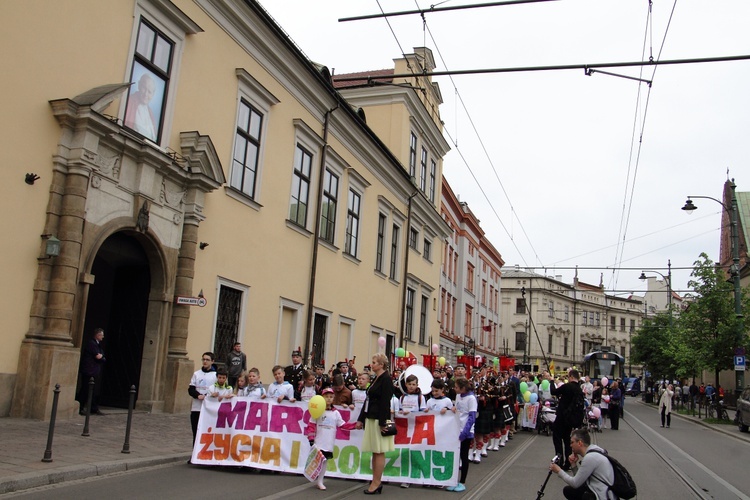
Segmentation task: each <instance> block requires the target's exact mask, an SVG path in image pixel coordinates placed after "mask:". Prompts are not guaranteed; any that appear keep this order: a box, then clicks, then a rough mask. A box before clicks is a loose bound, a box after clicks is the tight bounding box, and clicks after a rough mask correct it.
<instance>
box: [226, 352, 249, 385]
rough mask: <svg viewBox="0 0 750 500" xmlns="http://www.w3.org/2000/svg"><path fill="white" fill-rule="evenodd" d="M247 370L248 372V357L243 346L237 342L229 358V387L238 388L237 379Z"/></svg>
mask: <svg viewBox="0 0 750 500" xmlns="http://www.w3.org/2000/svg"><path fill="white" fill-rule="evenodd" d="M245 370H247V356H245V353H244V352H242V344H240V343H239V342H235V343H234V347H233V348H232V350H231V351H230V352H229V355H228V356H227V374H228V377H227V382H228V383H229V385H231V386H232V387H237V379H238V378H239V377H240V375H241V374H242V372H244V371H245Z"/></svg>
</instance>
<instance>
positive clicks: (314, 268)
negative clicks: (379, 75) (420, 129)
mask: <svg viewBox="0 0 750 500" xmlns="http://www.w3.org/2000/svg"><path fill="white" fill-rule="evenodd" d="M338 107H339V105H338V104H337V105H336V106H335V107H333V108H331V109H329V110H328V111H326V115H325V119H324V120H323V152H322V153H321V155H320V173H319V175H318V198H317V202H316V205H317V206H316V207H315V229H314V231H313V251H312V263H311V264H310V293H309V294H308V296H307V318H306V321H305V325H306V326H305V348H304V350H303V352H302V354H303V356H304V358H302V359H303V360H305V361H307V363H308V366H310V365H312V363H311V361H312V360H311V359H310V342H311V340H312V317H313V303H314V301H315V277H316V274H317V272H318V242H319V241H320V235H319V233H320V212H321V210H322V208H323V207H322V200H323V180H324V177H325V171H326V154H327V153H328V120H329V119H330V117H331V113H333V112H334V111H336V110H337V109H338Z"/></svg>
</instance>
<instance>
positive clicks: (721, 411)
mask: <svg viewBox="0 0 750 500" xmlns="http://www.w3.org/2000/svg"><path fill="white" fill-rule="evenodd" d="M708 418H716V419H718V420H729V413H727V408H726V406H724V400H723V399H722V400H719V401H717V402H716V403H714V402H713V401H711V402H710V403H709V405H708Z"/></svg>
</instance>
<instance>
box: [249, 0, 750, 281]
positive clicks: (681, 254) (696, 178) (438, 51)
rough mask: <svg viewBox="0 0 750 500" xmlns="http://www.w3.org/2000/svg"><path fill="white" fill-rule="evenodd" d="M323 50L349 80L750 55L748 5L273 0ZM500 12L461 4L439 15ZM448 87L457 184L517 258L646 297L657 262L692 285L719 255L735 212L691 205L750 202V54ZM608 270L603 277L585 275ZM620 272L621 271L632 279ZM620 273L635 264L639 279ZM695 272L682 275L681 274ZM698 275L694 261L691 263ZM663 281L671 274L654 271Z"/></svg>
mask: <svg viewBox="0 0 750 500" xmlns="http://www.w3.org/2000/svg"><path fill="white" fill-rule="evenodd" d="M261 1H262V2H263V4H264V6H265V7H266V9H267V10H268V11H269V12H270V13H271V15H272V16H273V17H274V18H275V19H276V20H277V21H278V22H279V24H280V25H281V26H282V28H284V29H285V30H286V32H287V33H288V34H289V35H290V37H291V38H292V39H293V40H294V41H295V42H296V43H297V45H298V46H299V47H300V48H301V49H302V51H303V52H305V54H307V56H308V57H309V58H310V59H312V60H313V61H316V62H318V63H321V64H324V65H326V66H328V67H329V68H331V69H332V71H334V72H335V73H336V74H341V73H349V72H354V71H365V70H375V69H384V68H392V67H393V59H395V58H398V57H401V54H402V52H403V53H410V52H412V49H413V48H414V47H419V46H426V47H429V48H430V49H431V50H432V51H433V53H434V56H435V59H436V63H437V68H436V71H446V70H468V69H483V68H519V67H534V66H559V65H583V64H596V63H619V62H634V61H641V60H648V59H649V58H650V57H653V59H654V60H677V59H696V58H710V57H723V56H735V55H748V54H750V31H748V29H747V26H748V22H749V21H750V2H748V1H747V0H700V1H699V0H681V1H675V0H669V1H663V0H654V1H653V4H652V6H651V9H650V11H651V12H650V13H649V3H648V1H647V0H618V1H614V0H559V1H550V2H538V3H529V4H520V5H511V6H496V7H485V8H478V9H468V10H455V11H450V12H442V13H441V12H433V13H427V14H425V16H424V20H425V21H426V24H423V20H422V18H421V17H420V16H419V15H409V16H399V17H391V18H389V19H388V21H386V20H385V19H383V18H380V19H371V20H362V21H352V22H339V19H340V18H347V17H355V16H362V15H368V14H377V13H380V12H381V8H382V10H383V11H384V12H399V11H407V10H414V9H419V8H421V9H427V8H429V7H430V5H433V4H430V3H428V2H425V1H421V0H420V1H419V2H416V1H407V0H398V1H396V0H380V1H379V2H378V1H376V0H342V1H338V0H265V1H263V0H261ZM476 3H490V0H485V1H483V2H479V1H476V0H448V1H445V2H442V3H439V4H438V3H437V2H436V3H435V4H434V5H436V6H437V7H447V6H460V5H469V4H476ZM604 70H605V71H609V72H612V73H618V74H620V75H626V76H630V77H640V78H643V79H646V80H653V84H652V86H651V88H649V87H648V85H647V84H642V83H639V82H637V81H634V80H630V79H625V78H620V77H615V76H609V75H605V74H594V75H591V76H586V75H585V74H584V71H583V70H567V71H533V72H512V73H499V74H483V75H462V76H452V77H449V76H440V77H435V78H434V80H435V81H437V82H438V83H439V85H440V89H441V92H442V94H443V98H444V101H445V102H444V104H443V105H442V107H441V115H442V119H443V121H444V122H445V131H446V138H447V140H448V142H449V143H450V144H451V146H452V151H451V152H450V153H449V154H448V155H447V156H446V158H445V160H444V165H443V173H444V175H445V177H446V178H447V179H448V182H449V183H450V184H451V186H452V187H453V190H454V191H455V192H456V194H457V195H458V196H459V197H460V198H461V200H462V201H465V202H467V203H468V204H469V207H470V208H471V209H472V211H473V212H474V213H475V214H476V215H477V217H478V218H479V219H480V221H481V224H482V228H483V229H484V230H485V232H486V234H487V237H488V238H489V240H490V241H491V242H492V244H493V245H494V246H495V247H496V248H497V249H498V250H499V251H500V253H501V254H502V256H503V259H504V260H505V263H506V265H515V264H518V265H520V266H522V267H542V268H546V270H544V269H539V271H538V272H540V273H546V274H548V275H562V276H563V280H564V281H566V282H570V281H572V278H573V273H574V271H573V270H571V269H570V268H573V267H575V266H579V267H580V268H582V269H581V270H580V271H579V278H580V279H581V280H583V281H586V282H589V283H593V284H598V283H599V280H600V275H601V274H602V273H603V280H604V284H605V287H606V288H607V289H608V290H611V291H612V293H617V294H621V293H623V294H624V293H625V292H630V291H633V292H635V293H636V294H642V293H643V291H644V290H645V284H644V283H643V282H641V281H639V280H638V276H639V275H640V271H641V269H653V270H656V271H660V272H661V273H662V274H667V269H666V267H667V261H668V260H671V263H672V269H673V271H672V275H673V279H672V283H673V288H674V289H675V290H685V289H686V288H687V281H688V279H689V274H690V271H689V268H691V267H692V265H693V262H694V261H695V260H696V259H697V258H698V257H699V255H700V253H701V252H706V253H707V254H708V255H709V257H710V258H711V259H713V260H718V254H719V227H720V224H721V210H722V207H721V205H719V204H718V203H715V202H713V201H710V200H694V201H695V203H696V205H698V206H699V210H697V211H696V212H695V213H694V214H692V215H691V216H689V215H686V213H685V212H683V211H682V210H680V208H681V207H682V206H683V204H684V203H685V199H686V197H687V195H701V196H710V197H713V198H719V199H721V197H722V187H723V184H724V182H725V180H726V179H727V170H729V176H730V177H733V178H735V181H736V183H737V189H738V191H750V167H749V166H748V147H749V145H750V141H749V140H748V138H749V137H750V113H748V111H750V92H748V90H749V89H750V60H748V61H736V62H720V63H703V64H683V65H669V66H668V65H662V66H657V67H656V68H655V67H653V66H651V67H647V68H643V69H641V68H639V67H630V68H604ZM583 268H596V269H583ZM618 268H619V269H618ZM622 268H635V269H634V270H628V269H622ZM681 268H683V269H681ZM684 268H687V270H686V269H684ZM652 275H653V276H657V275H656V274H652Z"/></svg>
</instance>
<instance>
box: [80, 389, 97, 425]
mask: <svg viewBox="0 0 750 500" xmlns="http://www.w3.org/2000/svg"><path fill="white" fill-rule="evenodd" d="M94 383H95V382H94V377H91V378H90V379H89V398H88V399H87V400H86V421H85V422H84V424H83V432H82V433H81V436H86V437H88V436H89V419H90V418H91V402H92V401H93V400H94Z"/></svg>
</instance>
